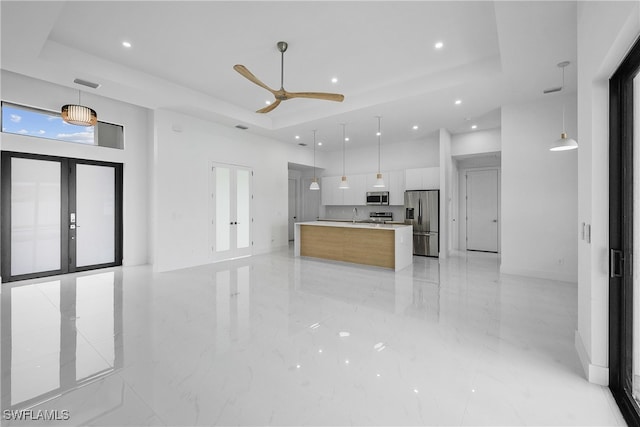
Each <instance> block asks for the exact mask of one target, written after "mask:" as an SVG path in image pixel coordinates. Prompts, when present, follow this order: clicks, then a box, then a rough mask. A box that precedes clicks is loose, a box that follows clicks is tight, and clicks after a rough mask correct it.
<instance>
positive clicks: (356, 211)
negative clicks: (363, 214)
mask: <svg viewBox="0 0 640 427" xmlns="http://www.w3.org/2000/svg"><path fill="white" fill-rule="evenodd" d="M356 218H358V208H353V217H352V219H353V223H354V224H355V223H356Z"/></svg>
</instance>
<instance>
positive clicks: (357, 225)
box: [296, 221, 412, 230]
mask: <svg viewBox="0 0 640 427" xmlns="http://www.w3.org/2000/svg"><path fill="white" fill-rule="evenodd" d="M296 225H315V226H319V227H348V228H367V229H371V230H397V229H399V228H407V227H409V228H411V227H412V226H411V225H406V224H377V223H371V222H356V223H353V222H347V221H345V222H339V221H309V222H297V223H296Z"/></svg>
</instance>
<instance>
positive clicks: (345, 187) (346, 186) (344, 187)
mask: <svg viewBox="0 0 640 427" xmlns="http://www.w3.org/2000/svg"><path fill="white" fill-rule="evenodd" d="M346 126H347V125H346V124H344V123H342V178H341V179H340V186H339V187H338V188H340V189H341V190H348V189H349V183H348V182H347V175H346V174H345V173H344V163H345V162H344V159H345V150H346V146H345V145H346V141H347V138H346V136H345V128H346Z"/></svg>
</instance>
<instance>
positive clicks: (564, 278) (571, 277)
mask: <svg viewBox="0 0 640 427" xmlns="http://www.w3.org/2000/svg"><path fill="white" fill-rule="evenodd" d="M500 273H501V274H513V275H515V276H526V277H535V278H538V279H548V280H558V281H560V282H570V283H578V276H577V275H576V274H573V273H559V272H551V271H540V270H526V269H521V268H512V267H509V266H507V267H505V266H504V264H502V265H500Z"/></svg>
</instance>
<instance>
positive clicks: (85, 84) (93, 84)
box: [73, 79, 100, 89]
mask: <svg viewBox="0 0 640 427" xmlns="http://www.w3.org/2000/svg"><path fill="white" fill-rule="evenodd" d="M73 82H74V83H77V84H79V85H82V86H87V87H90V88H91V89H98V88H99V87H100V84H98V83H93V82H88V81H86V80H82V79H74V80H73Z"/></svg>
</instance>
